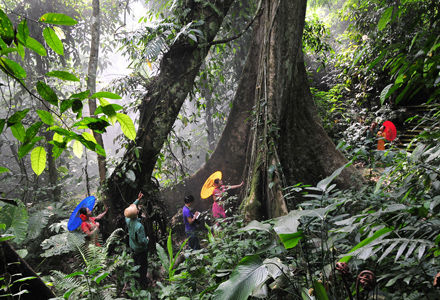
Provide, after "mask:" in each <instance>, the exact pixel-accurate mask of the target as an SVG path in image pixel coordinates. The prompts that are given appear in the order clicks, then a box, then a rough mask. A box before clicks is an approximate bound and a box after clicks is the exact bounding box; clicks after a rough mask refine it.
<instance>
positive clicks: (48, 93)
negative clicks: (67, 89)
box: [37, 81, 58, 106]
mask: <svg viewBox="0 0 440 300" xmlns="http://www.w3.org/2000/svg"><path fill="white" fill-rule="evenodd" d="M37 92H38V94H40V96H41V97H42V98H43V99H44V100H46V101H47V102H49V103H50V104H52V105H55V106H58V96H57V94H56V93H55V92H54V91H53V90H52V88H51V87H50V86H48V85H47V84H45V83H44V82H41V81H38V82H37Z"/></svg>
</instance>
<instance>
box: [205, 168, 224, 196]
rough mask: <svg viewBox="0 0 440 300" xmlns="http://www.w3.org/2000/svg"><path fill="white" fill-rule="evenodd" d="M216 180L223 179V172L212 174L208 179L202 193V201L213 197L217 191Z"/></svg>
mask: <svg viewBox="0 0 440 300" xmlns="http://www.w3.org/2000/svg"><path fill="white" fill-rule="evenodd" d="M216 179H222V172H220V171H216V172H214V173H212V174H211V176H209V177H208V179H206V181H205V184H204V185H203V187H202V190H201V191H200V197H201V198H202V199H206V198H209V197H210V196H211V195H212V192H214V189H215V186H214V180H216Z"/></svg>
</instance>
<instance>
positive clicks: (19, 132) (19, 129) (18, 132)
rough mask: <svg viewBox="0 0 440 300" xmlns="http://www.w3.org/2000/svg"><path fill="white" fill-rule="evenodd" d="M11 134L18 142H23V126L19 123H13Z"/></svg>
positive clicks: (24, 135) (24, 134) (24, 133)
mask: <svg viewBox="0 0 440 300" xmlns="http://www.w3.org/2000/svg"><path fill="white" fill-rule="evenodd" d="M11 132H12V135H13V136H14V137H15V138H16V139H17V140H19V141H20V142H24V139H25V137H26V130H25V129H24V126H23V124H21V123H20V122H18V123H15V124H14V125H13V126H11Z"/></svg>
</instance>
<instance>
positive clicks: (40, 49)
mask: <svg viewBox="0 0 440 300" xmlns="http://www.w3.org/2000/svg"><path fill="white" fill-rule="evenodd" d="M25 46H26V47H27V48H29V49H31V50H33V51H35V52H36V53H37V54H39V55H41V56H46V55H47V51H46V49H45V48H44V46H43V45H41V43H40V42H39V41H37V40H36V39H34V38H32V37H30V36H29V37H28V38H27V39H26V45H25Z"/></svg>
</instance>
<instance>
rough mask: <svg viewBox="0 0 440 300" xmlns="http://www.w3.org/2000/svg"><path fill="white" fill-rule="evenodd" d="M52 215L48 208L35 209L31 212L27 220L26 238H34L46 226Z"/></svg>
mask: <svg viewBox="0 0 440 300" xmlns="http://www.w3.org/2000/svg"><path fill="white" fill-rule="evenodd" d="M52 215H53V213H52V212H51V211H49V210H46V209H43V210H37V211H35V212H33V213H32V214H31V216H30V217H29V221H28V238H29V239H35V238H37V237H38V236H39V235H40V234H41V231H42V230H43V228H44V227H46V225H47V223H48V222H49V218H50V217H51V216H52Z"/></svg>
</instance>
